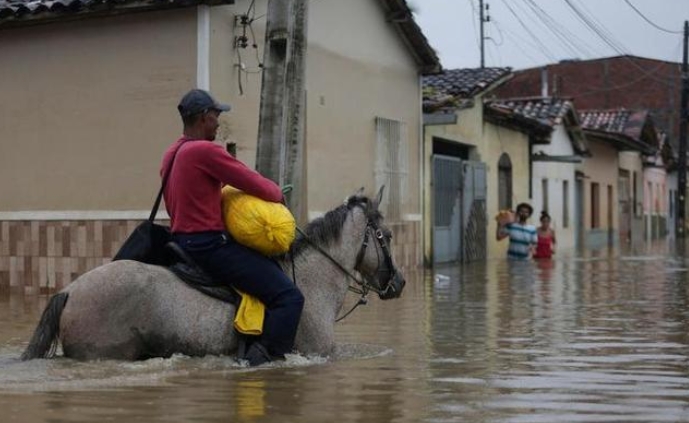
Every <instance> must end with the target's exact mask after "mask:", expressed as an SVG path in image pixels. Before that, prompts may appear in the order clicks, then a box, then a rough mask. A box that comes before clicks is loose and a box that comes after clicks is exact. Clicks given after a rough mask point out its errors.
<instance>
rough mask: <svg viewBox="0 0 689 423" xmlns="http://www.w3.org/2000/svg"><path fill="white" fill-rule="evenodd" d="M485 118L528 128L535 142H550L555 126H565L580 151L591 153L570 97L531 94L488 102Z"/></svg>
mask: <svg viewBox="0 0 689 423" xmlns="http://www.w3.org/2000/svg"><path fill="white" fill-rule="evenodd" d="M484 117H485V118H486V120H488V121H489V122H492V123H494V124H497V125H503V126H506V127H511V128H515V129H517V130H521V131H526V132H527V133H528V134H530V136H532V140H533V142H535V143H547V144H548V143H550V141H551V137H552V133H553V130H554V129H555V126H556V125H560V124H562V125H564V126H565V127H566V130H567V132H568V133H569V137H570V141H571V143H572V148H574V151H575V152H576V153H577V154H581V155H586V154H589V148H588V145H587V143H586V139H585V137H584V136H583V133H582V131H581V128H580V125H579V121H578V119H577V114H576V110H575V109H574V104H573V102H572V100H571V99H569V98H561V97H529V98H513V99H500V100H492V101H487V102H486V103H485V104H484Z"/></svg>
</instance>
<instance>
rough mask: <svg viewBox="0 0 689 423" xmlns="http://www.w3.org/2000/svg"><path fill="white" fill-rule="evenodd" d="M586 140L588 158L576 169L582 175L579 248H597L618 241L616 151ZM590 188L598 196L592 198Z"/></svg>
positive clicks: (594, 140)
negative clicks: (581, 221)
mask: <svg viewBox="0 0 689 423" xmlns="http://www.w3.org/2000/svg"><path fill="white" fill-rule="evenodd" d="M588 140H589V149H590V151H591V155H592V157H588V158H587V159H586V160H585V161H584V162H583V163H582V164H581V165H579V166H577V167H578V169H579V170H581V171H583V172H584V198H583V200H584V201H583V205H584V227H583V228H582V229H581V230H583V233H584V245H583V247H584V248H592V249H597V248H602V247H605V246H609V245H616V244H617V242H618V241H617V240H618V236H617V227H618V219H619V213H618V206H617V198H618V196H617V180H618V169H619V156H618V152H617V150H616V149H615V148H613V147H611V146H609V145H608V144H606V143H604V142H601V141H597V140H596V139H594V138H592V137H589V138H588ZM594 187H597V191H598V195H595V191H596V188H594ZM594 197H595V198H596V200H594ZM596 202H597V203H596ZM596 204H597V206H596ZM594 212H595V213H594ZM594 214H595V215H597V217H596V216H594Z"/></svg>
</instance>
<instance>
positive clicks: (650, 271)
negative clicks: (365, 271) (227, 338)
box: [0, 246, 689, 423]
mask: <svg viewBox="0 0 689 423" xmlns="http://www.w3.org/2000/svg"><path fill="white" fill-rule="evenodd" d="M688 269H689V261H688V260H687V259H685V258H684V255H679V254H676V253H674V252H673V251H672V250H671V249H669V248H667V247H664V246H659V247H658V248H656V249H654V250H653V251H651V252H649V253H647V254H644V255H643V256H636V255H628V254H625V253H620V252H618V251H611V252H605V253H602V254H598V255H591V256H587V257H559V258H558V259H557V260H553V261H541V262H537V263H531V262H529V263H509V262H507V261H504V260H494V261H489V262H488V263H476V264H471V265H467V266H462V267H458V266H451V267H450V266H447V267H441V268H437V269H435V270H434V271H428V272H426V273H424V272H422V271H419V272H417V273H407V274H406V275H405V276H406V277H407V282H408V283H407V288H406V291H405V293H404V295H403V297H402V298H401V299H399V300H394V301H388V302H382V301H379V300H378V299H374V298H371V299H370V302H369V305H367V306H366V307H360V308H359V309H357V310H356V311H355V312H354V313H353V314H352V315H351V316H349V317H348V318H347V319H345V321H344V322H342V323H340V324H338V326H337V329H338V340H339V343H340V345H339V347H338V351H337V354H336V355H335V356H334V357H330V358H328V359H325V358H319V357H301V356H290V357H289V359H288V361H287V363H285V364H282V365H279V366H275V367H269V368H260V369H248V368H244V367H241V366H239V365H238V364H236V363H235V362H234V361H233V360H231V359H228V358H218V357H213V358H188V357H183V356H176V357H173V358H171V359H154V360H148V361H145V362H138V363H123V362H91V363H80V362H74V361H71V360H67V359H60V358H58V359H53V360H36V361H33V362H25V363H22V362H20V361H18V356H19V355H20V353H21V351H22V349H23V347H24V345H25V343H26V342H27V341H28V339H29V336H30V334H31V331H32V330H33V327H34V325H35V324H36V322H37V321H38V318H39V316H40V313H41V311H42V308H43V306H44V304H45V302H46V298H43V297H41V298H36V297H23V296H21V295H13V294H9V293H3V294H1V295H0V321H2V322H3V324H2V326H0V409H2V410H3V411H2V413H3V415H2V417H1V418H0V420H1V421H3V422H15V421H16V422H38V421H50V422H93V421H127V422H129V421H141V422H170V421H199V422H227V421H234V422H237V421H250V422H291V421H294V422H297V421H298V422H323V421H336V422H338V423H340V422H364V421H366V422H369V421H370V422H461V421H466V422H632V421H634V422H680V421H689V362H688V360H687V357H689V336H688V332H689V304H688V302H689V294H688V292H689V287H688V285H687V276H688V275H687V271H688ZM354 301H356V297H355V296H353V295H352V296H351V297H350V298H349V303H348V304H347V305H346V307H347V306H351V304H353V302H354Z"/></svg>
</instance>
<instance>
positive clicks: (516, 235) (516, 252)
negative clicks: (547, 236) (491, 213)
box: [505, 223, 538, 259]
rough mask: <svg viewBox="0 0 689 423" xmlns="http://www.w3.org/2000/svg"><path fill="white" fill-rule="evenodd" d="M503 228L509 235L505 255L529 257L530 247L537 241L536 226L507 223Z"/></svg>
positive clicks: (520, 257) (515, 257)
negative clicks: (508, 243)
mask: <svg viewBox="0 0 689 423" xmlns="http://www.w3.org/2000/svg"><path fill="white" fill-rule="evenodd" d="M505 230H506V232H507V233H508V234H509V236H510V245H509V248H508V249H507V257H508V258H512V259H527V258H529V252H530V247H531V246H532V245H535V244H536V243H537V242H538V236H537V235H536V227H535V226H534V225H527V224H525V225H522V224H519V223H508V224H507V225H506V226H505Z"/></svg>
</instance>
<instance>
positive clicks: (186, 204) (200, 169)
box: [160, 138, 282, 233]
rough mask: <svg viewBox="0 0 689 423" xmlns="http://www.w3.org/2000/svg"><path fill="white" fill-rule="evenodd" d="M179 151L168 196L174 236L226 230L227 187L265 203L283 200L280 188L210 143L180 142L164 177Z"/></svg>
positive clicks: (169, 151)
mask: <svg viewBox="0 0 689 423" xmlns="http://www.w3.org/2000/svg"><path fill="white" fill-rule="evenodd" d="M183 141H184V144H182V142H183ZM180 144H181V146H180ZM177 148H179V152H178V153H177V155H176V156H175V160H174V162H173V164H172V173H170V178H169V179H168V181H167V185H166V186H165V192H164V197H165V208H166V209H167V212H168V215H170V219H171V223H172V225H171V226H172V232H173V233H193V232H205V231H223V230H225V224H224V222H223V218H222V210H221V198H222V193H221V190H222V187H223V186H224V185H232V186H233V187H235V188H237V189H240V190H242V191H244V192H246V193H247V194H251V195H253V196H256V197H258V198H260V199H262V200H265V201H271V202H276V203H277V202H279V201H281V200H282V191H281V190H280V187H279V186H278V185H277V184H275V183H274V182H273V181H271V180H270V179H268V178H265V177H264V176H262V175H261V174H259V173H258V172H256V171H254V170H253V169H250V168H248V167H247V166H246V165H245V164H244V163H242V162H240V161H239V160H237V159H235V158H234V157H232V156H231V155H230V154H229V153H228V152H227V151H225V149H224V148H222V147H221V146H219V145H217V144H214V143H213V142H211V141H207V140H187V139H185V138H180V139H179V140H177V142H175V143H174V144H172V145H171V146H170V147H169V148H168V149H167V151H166V152H165V154H164V156H163V162H162V165H161V168H160V175H161V177H164V175H165V172H166V171H167V168H168V166H169V164H170V160H171V159H172V155H173V154H174V152H175V150H177Z"/></svg>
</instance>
